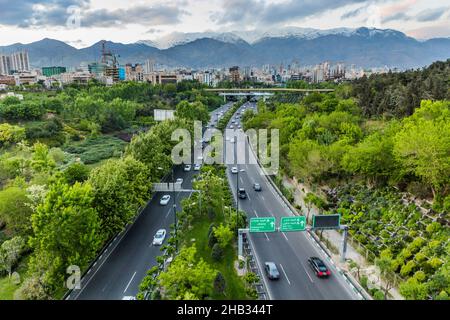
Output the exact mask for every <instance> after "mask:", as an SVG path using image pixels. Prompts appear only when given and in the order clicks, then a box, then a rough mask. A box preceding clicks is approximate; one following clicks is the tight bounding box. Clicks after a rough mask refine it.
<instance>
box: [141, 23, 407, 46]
mask: <svg viewBox="0 0 450 320" xmlns="http://www.w3.org/2000/svg"><path fill="white" fill-rule="evenodd" d="M362 30H363V31H366V32H367V34H365V36H369V37H372V36H375V35H380V34H382V35H384V36H388V35H393V34H400V35H404V34H403V33H401V32H399V31H395V30H390V29H385V30H383V29H375V28H371V29H368V28H357V29H354V28H335V29H326V30H320V29H313V28H300V27H285V28H280V29H269V30H249V31H245V30H244V31H231V32H214V31H207V32H191V33H183V32H173V33H170V34H168V35H166V36H163V37H160V38H158V39H154V40H141V41H138V43H143V44H146V45H148V46H151V47H155V48H158V49H161V50H164V49H169V48H171V47H174V46H178V45H183V44H186V43H189V42H193V41H195V40H198V39H203V38H208V39H214V40H218V41H222V42H225V43H232V44H235V43H238V42H241V41H245V42H247V43H249V44H254V43H257V42H259V41H261V40H263V39H267V38H299V39H307V40H312V39H316V38H319V37H323V36H328V35H340V36H345V37H350V36H352V35H356V34H358V33H361V31H362Z"/></svg>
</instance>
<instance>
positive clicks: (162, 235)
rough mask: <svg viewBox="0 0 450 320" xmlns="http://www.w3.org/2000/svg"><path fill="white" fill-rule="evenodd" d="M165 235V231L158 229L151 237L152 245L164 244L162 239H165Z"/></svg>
mask: <svg viewBox="0 0 450 320" xmlns="http://www.w3.org/2000/svg"><path fill="white" fill-rule="evenodd" d="M166 233H167V232H166V229H159V230H158V231H156V234H155V236H154V237H153V245H154V246H161V245H162V244H163V242H164V239H165V238H166Z"/></svg>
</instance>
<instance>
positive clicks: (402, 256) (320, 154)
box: [243, 61, 450, 299]
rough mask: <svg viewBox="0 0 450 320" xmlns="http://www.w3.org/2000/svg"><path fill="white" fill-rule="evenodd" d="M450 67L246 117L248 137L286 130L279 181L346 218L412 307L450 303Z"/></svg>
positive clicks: (345, 88)
mask: <svg viewBox="0 0 450 320" xmlns="http://www.w3.org/2000/svg"><path fill="white" fill-rule="evenodd" d="M449 66H450V61H447V62H446V63H435V64H433V65H432V66H431V67H430V68H428V69H425V70H423V71H408V72H405V73H399V74H386V75H378V76H372V77H370V78H368V79H361V80H358V81H356V82H355V83H352V84H345V85H340V86H337V87H336V90H335V92H334V93H330V94H310V95H308V96H305V97H303V98H302V99H301V100H300V101H299V102H298V103H285V102H284V101H285V100H286V99H285V98H286V96H281V97H275V98H273V99H272V100H271V101H268V102H266V103H263V102H259V103H258V113H257V114H254V113H252V112H251V111H246V113H245V114H244V117H243V120H244V128H245V129H248V128H255V129H260V128H261V129H263V128H266V129H278V130H279V136H280V157H281V159H280V163H281V166H282V168H281V173H280V176H279V177H275V179H276V180H279V179H280V178H281V177H282V176H286V177H289V178H294V179H296V180H298V181H299V182H301V183H304V184H306V185H308V186H310V187H311V188H312V189H313V190H317V195H316V197H318V198H320V199H321V201H315V203H316V206H317V207H318V208H319V210H320V211H321V212H322V213H325V214H327V213H336V212H339V213H341V215H342V223H343V224H346V225H349V227H350V234H351V236H352V238H353V239H354V240H356V241H358V242H359V243H361V244H363V245H364V246H365V247H366V248H368V249H369V250H370V251H371V252H372V253H373V258H372V260H373V261H372V262H373V263H375V264H377V265H378V266H380V269H381V268H382V269H383V272H385V274H388V275H393V276H395V275H397V278H398V279H401V284H400V292H401V294H402V295H403V296H404V297H405V298H408V299H427V298H429V297H431V298H433V299H447V298H448V295H449V294H450V289H449V283H450V274H449V273H448V270H449V266H450V243H449V241H448V239H449V237H450V230H449V219H450V215H449V214H450V100H449V93H450V91H449V90H450V89H449V85H448V81H449V79H450V68H449ZM401 79H409V80H401ZM412 86H419V87H421V90H420V91H417V92H416V98H414V99H415V100H411V101H410V100H408V101H407V100H402V99H400V100H399V99H397V98H398V97H399V96H398V95H397V96H396V94H397V93H398V92H400V91H398V90H397V89H398V88H400V87H401V88H411V87H412ZM394 87H395V88H397V89H394ZM410 90H412V89H410ZM364 95H367V96H364ZM380 96H384V100H380V99H379V97H380ZM407 96H408V97H410V96H409V95H408V94H407V93H405V95H404V96H403V97H407ZM425 98H426V99H425ZM386 101H391V102H392V104H387V105H385V104H384V103H385V102H386ZM288 198H289V194H288ZM291 198H292V196H291ZM305 209H306V208H305Z"/></svg>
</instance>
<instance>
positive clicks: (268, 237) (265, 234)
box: [264, 232, 270, 241]
mask: <svg viewBox="0 0 450 320" xmlns="http://www.w3.org/2000/svg"><path fill="white" fill-rule="evenodd" d="M264 235H265V236H266V239H267V241H270V239H269V237H268V236H267V233H265V232H264Z"/></svg>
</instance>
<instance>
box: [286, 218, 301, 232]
mask: <svg viewBox="0 0 450 320" xmlns="http://www.w3.org/2000/svg"><path fill="white" fill-rule="evenodd" d="M305 229H306V217H304V216H298V217H281V226H280V231H282V232H289V231H304V230H305Z"/></svg>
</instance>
